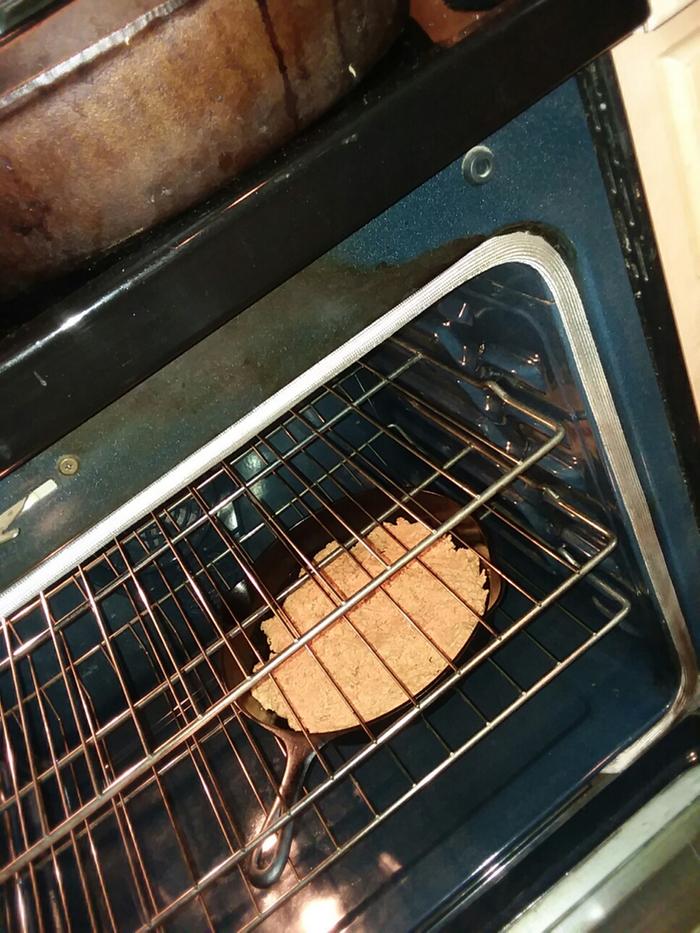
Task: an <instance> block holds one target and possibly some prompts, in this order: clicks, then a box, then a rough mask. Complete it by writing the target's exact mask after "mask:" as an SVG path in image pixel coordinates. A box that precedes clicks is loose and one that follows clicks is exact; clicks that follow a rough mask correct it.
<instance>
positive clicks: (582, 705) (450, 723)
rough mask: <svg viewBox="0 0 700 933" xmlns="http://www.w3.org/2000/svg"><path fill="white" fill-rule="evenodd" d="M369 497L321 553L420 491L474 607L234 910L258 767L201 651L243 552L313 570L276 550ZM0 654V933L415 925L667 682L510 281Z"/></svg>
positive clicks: (635, 572)
mask: <svg viewBox="0 0 700 933" xmlns="http://www.w3.org/2000/svg"><path fill="white" fill-rule="evenodd" d="M523 465H524V466H523ZM368 490H374V491H376V493H377V495H378V496H379V500H377V501H381V502H382V503H383V506H382V509H381V514H376V513H373V514H370V513H369V512H368V511H364V510H363V509H362V507H361V505H360V506H358V508H359V513H360V514H361V516H362V521H361V522H360V525H361V527H360V525H358V526H357V527H356V528H354V529H350V528H348V529H347V537H346V538H344V539H343V538H342V536H341V539H340V540H339V541H338V545H337V546H338V548H339V549H341V550H342V549H347V548H348V547H349V546H350V545H351V544H352V543H353V542H354V541H355V540H356V539H357V537H358V534H360V533H365V532H366V531H368V530H370V529H371V528H372V527H374V526H375V524H376V523H377V522H378V521H382V520H384V521H391V519H392V516H394V517H395V516H396V514H397V512H398V511H399V510H401V511H403V513H404V514H405V513H408V514H410V515H411V516H413V517H415V518H417V519H419V520H421V521H423V522H424V523H426V524H427V525H428V526H431V527H436V526H438V525H439V520H438V519H437V517H436V516H434V515H430V514H428V512H426V506H425V501H426V500H425V499H421V493H422V492H425V491H427V492H434V493H439V494H440V495H442V496H444V497H447V498H448V499H449V500H451V501H452V502H453V503H454V504H455V509H458V508H459V509H464V508H465V507H469V509H470V511H471V514H472V515H473V517H474V518H476V519H477V521H478V522H479V524H480V525H481V526H482V528H483V530H484V532H485V534H486V536H487V539H488V542H489V545H490V558H489V562H490V564H491V566H492V569H493V572H495V573H496V574H497V575H498V576H499V578H500V580H501V582H502V586H503V595H502V599H501V600H500V602H499V604H498V606H497V608H496V610H495V611H494V612H493V613H492V614H490V615H489V616H488V617H487V618H484V619H483V620H482V621H481V622H480V623H479V626H478V630H477V632H476V634H475V635H474V636H473V639H472V642H471V643H470V646H469V651H468V652H467V654H466V656H464V657H461V658H460V659H459V661H458V662H457V663H456V664H455V665H453V667H452V668H451V669H449V670H448V673H447V676H446V678H443V679H442V680H441V681H439V682H438V683H437V684H436V685H434V686H433V687H431V689H430V690H429V691H428V693H426V694H425V695H423V696H422V697H421V698H420V702H419V703H416V702H412V703H411V702H410V698H407V701H409V702H408V706H407V709H406V710H405V711H403V712H402V713H401V714H400V716H399V717H398V719H397V718H394V719H393V720H392V721H391V722H390V723H385V722H380V723H379V724H378V725H376V726H368V727H366V728H365V729H359V730H356V731H355V732H353V733H352V734H348V735H347V736H345V737H343V738H340V739H338V740H337V741H335V742H332V743H330V744H329V745H326V746H324V747H323V748H322V749H321V750H320V752H319V754H318V756H317V759H316V760H315V761H314V763H313V764H312V766H311V768H310V770H309V773H308V776H307V778H306V783H305V789H304V792H303V794H302V796H301V798H300V799H299V801H298V802H297V803H296V804H295V805H294V807H293V814H294V817H295V820H294V822H295V830H294V840H293V845H292V853H291V859H290V861H289V863H288V864H287V866H286V868H285V871H284V873H283V875H282V877H281V879H280V880H279V882H278V883H277V884H275V885H274V886H272V887H271V888H269V889H268V890H259V889H257V888H255V887H254V886H252V885H251V884H250V882H249V880H248V878H247V875H246V871H245V867H244V866H245V856H246V853H247V852H248V851H249V850H250V848H251V847H252V845H253V844H254V843H255V841H256V839H257V836H258V834H259V830H260V827H261V824H262V821H263V819H264V817H265V814H266V812H267V811H268V810H269V808H270V807H271V806H272V804H273V802H274V800H275V796H276V793H277V789H278V787H279V783H280V780H281V776H282V773H283V770H284V755H283V752H282V749H281V747H280V745H279V743H278V741H277V740H276V739H275V738H274V737H273V736H272V735H271V734H270V733H268V732H266V731H265V730H263V729H260V728H259V727H258V726H257V725H256V724H255V723H253V722H251V721H250V720H249V719H248V718H247V717H246V716H245V715H243V714H242V713H241V712H240V709H239V707H238V706H237V704H236V702H235V700H236V698H237V697H239V696H242V695H243V692H244V689H245V687H246V684H245V683H244V684H243V685H241V686H239V687H238V689H237V692H236V691H234V692H233V693H232V692H231V689H230V687H229V685H228V684H227V683H226V682H225V679H224V676H223V668H222V663H221V661H222V653H225V652H226V651H230V650H231V648H230V645H231V642H232V640H234V639H236V638H245V637H246V631H247V629H248V628H249V627H250V626H252V625H253V624H254V623H255V621H256V620H259V619H260V617H261V615H264V614H265V612H269V611H270V607H272V606H273V605H275V601H276V600H277V601H279V600H281V599H283V597H284V595H285V594H284V592H279V590H278V589H277V584H276V583H274V582H273V581H272V578H271V577H267V576H266V571H265V569H264V568H265V566H266V564H265V560H264V555H265V554H266V552H268V551H269V549H270V547H271V546H272V545H274V544H275V542H281V543H282V546H283V547H285V548H286V550H287V551H288V552H289V554H290V555H291V558H292V559H293V560H294V561H296V565H297V569H298V572H297V573H295V577H297V578H299V577H300V576H301V577H303V576H304V575H305V574H306V575H307V576H308V575H309V574H312V573H318V572H319V570H322V567H320V566H318V563H317V564H316V565H313V566H312V564H311V562H310V561H311V558H313V557H314V552H313V551H312V553H305V552H304V549H303V546H302V548H301V553H300V552H299V550H298V549H297V548H296V545H295V539H294V529H295V528H298V526H299V525H300V524H301V523H302V522H309V520H311V521H317V522H318V523H319V525H321V524H323V523H324V522H325V521H326V520H327V516H328V515H333V513H334V509H337V507H338V503H340V502H341V501H346V500H348V499H349V500H351V501H353V502H356V503H357V502H360V503H361V502H362V501H364V500H363V496H365V495H366V492H367V491H368ZM444 533H445V534H447V533H448V532H447V531H445V532H444ZM290 585H291V586H293V585H294V584H288V586H290ZM242 589H243V591H245V592H250V591H255V592H256V593H257V594H258V597H257V600H253V601H252V602H250V603H249V604H248V603H246V601H245V600H241V595H240V594H241V591H242ZM3 637H4V643H3V645H2V648H1V649H0V699H1V701H2V730H3V733H2V742H3V746H4V754H3V756H2V760H3V765H2V775H1V779H2V794H3V799H2V804H1V805H0V812H1V813H2V819H3V824H4V832H3V833H2V835H1V838H0V859H1V860H2V863H3V865H5V877H6V878H12V880H11V881H9V883H7V884H6V885H4V887H3V891H2V897H3V915H4V917H5V921H6V924H7V926H8V928H12V927H13V925H14V923H15V922H17V921H18V918H20V917H23V918H25V923H26V924H27V926H28V928H37V929H39V928H44V929H70V928H75V929H86V928H90V927H92V928H98V929H110V928H111V929H119V930H137V929H142V928H146V927H148V928H151V927H159V928H160V927H162V928H164V929H167V930H171V929H172V930H178V929H181V930H188V931H195V930H200V929H201V930H207V929H211V928H216V929H232V930H233V929H248V928H250V927H253V926H257V925H260V924H262V925H263V926H265V925H270V928H277V926H278V925H281V924H282V923H287V924H288V925H291V926H293V927H294V928H295V929H304V930H312V929H313V930H319V929H332V928H334V927H335V926H336V925H343V926H344V927H345V926H352V925H356V926H357V927H358V928H367V929H375V928H384V927H386V928H392V929H397V928H400V929H406V928H409V927H411V928H413V927H414V926H416V925H419V922H420V919H421V918H422V917H423V916H425V915H426V914H427V913H429V912H430V911H432V910H434V908H435V905H436V904H439V903H440V902H442V901H443V900H445V899H447V898H449V897H451V896H453V895H454V893H455V892H456V891H457V890H460V889H465V888H466V887H468V886H469V885H476V884H478V883H480V882H481V881H483V879H484V878H485V877H487V876H488V875H489V873H492V872H494V871H497V870H498V868H499V866H500V865H502V863H503V861H504V860H505V859H506V856H509V855H511V854H512V853H513V852H514V851H516V850H518V849H519V848H522V847H526V846H527V845H528V839H530V838H531V837H532V835H533V834H534V833H536V831H537V828H538V827H541V826H542V824H543V815H549V816H550V817H553V816H554V815H555V814H556V813H557V812H559V811H560V810H561V808H562V807H563V806H564V805H565V804H566V803H568V802H570V801H571V800H572V799H573V798H575V796H576V795H577V794H579V793H581V792H582V791H583V790H584V789H585V787H586V786H587V784H588V783H589V782H590V780H591V778H592V776H593V775H594V774H596V773H598V772H599V771H600V770H601V769H602V768H603V767H604V765H605V763H606V761H608V760H609V759H611V758H612V757H613V756H614V755H615V753H616V752H617V751H618V750H620V749H621V748H623V747H624V746H625V745H627V744H628V743H629V742H630V740H631V739H633V738H634V737H635V736H637V735H640V734H642V733H643V732H644V731H645V730H646V729H647V728H648V727H649V725H650V724H651V723H652V722H653V721H655V720H656V719H658V717H659V716H660V715H661V713H662V712H663V710H664V709H666V708H667V707H668V705H669V704H670V703H671V701H672V700H673V697H674V696H675V693H676V690H677V685H678V677H679V674H678V660H677V657H676V654H675V652H674V649H673V646H672V644H671V641H670V639H669V637H668V634H667V632H666V629H665V626H664V624H663V614H662V612H661V610H660V608H659V606H658V604H657V602H656V599H655V597H654V595H653V593H652V592H651V589H650V586H649V584H648V581H647V578H646V576H645V571H644V569H643V563H642V561H641V559H640V555H639V553H638V548H637V545H636V543H635V541H634V539H633V536H632V535H631V533H630V529H629V525H628V518H627V516H626V514H625V513H624V510H623V509H622V508H621V507H620V505H619V501H618V497H617V495H616V492H615V489H614V488H613V484H612V483H611V479H610V476H609V473H608V470H607V468H606V466H605V461H604V457H603V456H602V455H601V446H600V441H599V437H598V431H597V426H596V425H595V424H594V423H593V422H592V421H591V419H590V416H589V412H588V409H587V405H586V402H585V400H584V397H583V395H582V392H581V389H580V386H579V383H578V379H577V376H576V373H575V368H574V366H573V364H572V362H571V358H570V349H569V347H568V346H567V344H566V340H565V338H564V337H563V335H562V332H561V329H560V322H559V314H558V309H557V307H556V303H555V300H554V298H553V296H552V294H551V293H550V292H549V290H548V288H547V286H546V284H545V282H544V281H543V279H542V278H541V277H540V276H539V275H538V273H537V272H536V271H534V270H533V269H531V268H529V267H527V266H525V265H521V264H516V263H509V264H505V265H501V266H497V267H495V268H493V269H492V270H490V271H488V272H485V273H483V274H481V275H479V276H477V277H476V278H473V279H472V280H470V281H468V282H467V283H465V284H463V285H462V286H460V287H458V288H457V289H455V290H454V291H452V292H451V293H450V294H448V295H447V296H446V297H445V298H443V299H441V300H440V301H438V302H437V303H436V304H434V305H433V306H432V307H430V308H429V309H428V310H427V311H425V312H423V313H422V314H421V315H419V316H418V317H417V318H415V320H413V321H412V322H411V323H409V324H408V325H406V326H405V327H403V328H402V329H401V330H400V331H399V332H397V333H396V334H394V335H392V336H391V337H389V338H388V339H387V340H386V341H385V342H384V343H382V344H381V345H380V346H379V347H378V348H376V349H374V350H372V351H371V352H369V353H368V354H367V355H365V356H363V357H362V358H360V359H359V360H357V361H355V362H351V363H350V365H348V367H347V368H346V369H344V370H343V371H342V372H341V373H339V374H338V375H337V376H335V377H334V378H333V379H332V380H330V381H329V382H327V383H324V384H323V385H320V386H318V387H317V388H316V389H315V390H314V391H313V392H312V393H311V394H310V395H309V396H308V397H307V398H306V399H305V400H304V401H303V402H300V403H299V404H297V405H295V406H294V407H293V408H292V409H290V411H289V412H288V413H287V414H285V415H284V416H283V417H282V418H281V419H279V420H278V421H276V422H275V423H273V424H269V425H265V426H261V427H260V429H259V431H258V433H257V434H255V436H253V437H252V438H251V439H250V440H249V441H248V442H247V443H246V444H245V445H244V446H243V447H241V448H239V449H236V450H235V451H233V452H232V453H231V454H230V456H228V457H226V458H225V459H224V460H222V461H221V462H220V463H218V464H217V465H216V466H214V467H212V468H211V469H210V470H208V471H207V473H206V474H204V475H203V476H201V477H200V478H198V479H197V480H196V481H195V482H193V483H191V484H190V485H189V486H188V487H187V488H185V489H183V490H182V492H181V493H180V494H179V495H177V496H175V497H174V498H172V499H171V500H170V501H168V502H166V503H165V504H164V505H163V506H160V507H158V508H157V509H156V510H154V511H153V512H152V513H150V514H149V515H147V516H145V517H144V518H143V519H142V520H140V521H139V522H138V523H137V524H135V525H134V526H133V527H131V528H129V529H128V530H127V531H125V532H123V533H121V534H120V535H119V536H118V537H117V538H115V539H114V540H112V541H111V542H110V543H109V544H108V545H106V546H105V547H104V549H103V550H102V551H101V552H99V553H97V554H95V555H94V556H93V557H92V558H91V559H89V560H87V561H85V562H83V563H82V564H81V565H80V566H79V567H77V568H76V569H75V571H74V572H73V573H71V574H69V575H68V576H66V577H65V578H64V579H62V580H61V581H59V582H58V583H56V584H55V585H53V586H51V587H50V588H48V589H47V590H45V591H44V592H42V593H41V594H40V595H39V596H38V597H37V598H35V599H33V600H32V601H31V602H30V603H28V604H27V605H26V606H25V607H23V608H22V609H19V610H17V611H16V612H14V613H13V614H12V615H11V616H10V618H9V619H8V623H7V625H6V626H5V627H4V629H3ZM261 660H262V661H265V660H267V659H266V658H261ZM281 828H282V824H280V826H279V829H281Z"/></svg>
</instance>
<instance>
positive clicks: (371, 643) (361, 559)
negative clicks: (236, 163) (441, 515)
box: [252, 518, 488, 733]
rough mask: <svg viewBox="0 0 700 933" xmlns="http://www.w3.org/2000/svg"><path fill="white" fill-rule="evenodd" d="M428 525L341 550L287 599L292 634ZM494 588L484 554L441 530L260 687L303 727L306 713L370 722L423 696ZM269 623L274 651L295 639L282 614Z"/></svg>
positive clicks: (320, 721)
mask: <svg viewBox="0 0 700 933" xmlns="http://www.w3.org/2000/svg"><path fill="white" fill-rule="evenodd" d="M429 532H430V529H428V528H427V527H426V526H425V525H423V524H422V523H420V522H415V521H408V520H406V519H404V518H399V519H398V520H397V521H396V522H395V523H385V524H383V525H381V526H378V527H377V528H375V529H373V530H372V531H371V532H370V533H369V534H368V535H367V536H366V537H364V538H363V539H362V540H360V541H358V542H356V543H355V544H354V545H353V546H352V547H350V548H349V550H347V551H341V552H340V553H339V554H338V556H337V557H336V558H335V559H334V560H332V561H330V562H329V563H328V564H327V565H326V566H325V567H323V568H322V570H321V571H320V572H319V573H318V574H317V575H316V577H315V578H312V579H309V580H307V581H306V582H304V583H303V584H302V585H301V586H300V587H299V588H298V589H297V590H295V592H293V593H291V594H290V595H289V596H288V597H287V598H286V599H285V600H284V602H283V603H282V608H283V610H284V614H285V615H286V617H287V620H288V622H289V624H290V626H291V627H293V629H294V632H295V633H296V634H298V635H302V634H304V633H305V632H307V631H308V630H309V629H310V628H312V626H314V625H316V623H318V622H319V621H320V620H321V619H323V618H324V617H325V616H327V615H328V613H329V612H331V611H332V610H333V609H334V608H335V607H336V606H337V605H339V604H340V602H341V601H342V600H343V599H347V598H348V597H349V596H352V595H353V594H354V593H356V592H357V591H358V590H359V589H361V588H362V587H363V586H365V585H366V584H367V583H369V582H370V580H371V579H373V578H374V577H376V576H378V574H379V573H381V571H382V570H383V569H384V567H385V566H386V565H387V564H391V563H394V562H395V561H396V560H398V559H399V558H400V557H401V556H402V555H403V554H404V553H405V552H406V551H407V550H408V549H410V548H412V547H413V546H414V545H416V544H418V543H419V542H420V541H421V540H423V538H424V537H426V535H428V534H429ZM337 547H338V544H337V542H332V543H331V544H329V545H328V546H327V547H326V548H324V549H323V550H322V551H320V552H319V553H318V554H316V555H315V557H314V558H313V563H314V565H315V566H316V567H318V564H319V562H321V561H322V560H323V559H324V557H327V556H328V555H329V554H331V553H332V552H333V551H334V550H335V549H336V548H337ZM487 596H488V591H487V586H486V574H485V572H484V571H483V569H482V567H481V561H480V559H479V556H478V554H477V553H476V552H475V551H473V550H471V549H470V548H463V547H459V548H458V547H457V546H456V545H455V542H454V541H453V539H452V538H451V536H449V535H446V536H443V537H442V538H440V539H438V540H437V541H436V542H435V543H434V544H432V545H431V546H430V547H429V548H428V549H427V550H425V551H424V552H423V553H422V554H421V555H420V557H419V558H416V559H414V560H412V561H411V562H410V563H409V564H407V566H406V567H404V568H403V569H402V570H400V571H399V572H398V573H397V574H395V575H394V576H393V577H392V578H391V579H390V580H388V581H387V582H386V583H385V584H383V586H382V587H381V588H380V589H379V590H377V591H376V592H374V593H372V594H371V595H370V596H368V597H367V598H365V599H364V600H363V601H362V602H361V603H359V604H358V605H357V606H356V607H355V608H354V609H352V610H351V611H350V612H349V613H348V614H347V616H343V617H342V618H340V619H338V620H337V621H336V622H334V623H333V624H332V625H331V626H329V628H327V629H326V630H325V631H324V632H322V633H321V634H320V635H317V636H316V638H314V639H313V640H312V642H311V643H310V644H311V649H310V648H309V647H308V646H307V647H306V648H302V649H301V650H300V651H299V652H297V654H295V655H294V656H293V657H291V658H290V659H289V660H288V661H285V662H284V664H282V665H280V667H279V668H278V669H277V670H276V671H275V674H274V678H275V679H274V680H273V679H272V677H267V678H266V679H265V680H263V681H261V682H260V683H259V684H258V685H257V686H256V687H254V688H253V690H252V694H253V696H254V697H255V699H256V700H258V702H259V703H260V704H261V705H262V706H264V707H265V708H266V709H269V710H272V711H273V712H275V713H277V715H279V716H281V717H282V718H283V719H286V720H287V722H288V723H289V725H290V726H291V728H292V729H296V730H300V729H301V723H300V720H301V721H302V722H303V724H304V726H305V727H306V729H307V730H308V732H310V733H323V732H335V731H339V730H342V729H349V728H353V727H355V726H357V725H359V718H358V714H359V716H360V717H362V719H363V720H364V721H365V722H369V721H370V720H372V719H375V718H377V717H379V716H383V715H385V714H387V713H389V712H391V711H392V710H394V709H396V708H397V707H399V706H401V705H402V704H403V703H405V702H406V701H407V700H408V699H410V697H411V696H416V695H417V694H418V693H419V692H420V691H421V690H422V689H424V688H425V687H426V686H428V684H430V683H431V682H432V681H433V680H435V678H436V677H437V676H438V675H439V674H441V673H442V671H444V670H445V668H446V667H447V666H448V663H449V661H451V660H453V659H454V658H455V657H456V656H457V655H458V654H459V653H460V651H461V650H462V648H463V647H464V645H465V644H466V642H467V640H468V639H469V637H470V635H471V634H472V632H473V630H474V628H475V626H476V624H477V622H478V616H479V615H482V614H483V612H484V609H485V608H486V603H487ZM262 630H263V632H264V633H265V635H266V637H267V640H268V643H269V645H270V657H274V656H275V655H276V654H278V653H279V652H280V651H283V650H284V649H285V648H286V647H288V646H289V645H290V644H291V643H292V641H293V640H294V638H295V635H294V634H293V633H292V632H291V631H290V629H289V627H288V625H287V624H285V621H283V619H281V618H279V617H278V616H273V617H270V618H269V619H266V620H265V621H264V622H263V623H262ZM324 668H325V670H324ZM280 687H281V690H280ZM283 694H284V695H283Z"/></svg>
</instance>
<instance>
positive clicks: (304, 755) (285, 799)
mask: <svg viewBox="0 0 700 933" xmlns="http://www.w3.org/2000/svg"><path fill="white" fill-rule="evenodd" d="M285 745H286V749H287V763H286V765H285V768H284V776H283V778H282V784H281V785H280V790H279V795H278V797H277V799H276V800H275V802H274V804H273V805H272V808H271V809H270V812H269V813H268V814H267V818H266V819H265V822H264V823H263V825H262V827H261V829H260V832H263V831H264V830H265V829H266V828H267V827H268V826H271V825H272V823H274V822H275V820H277V819H279V817H280V816H282V814H283V813H284V811H285V810H288V809H289V807H291V806H292V804H294V803H295V802H296V801H297V800H298V798H299V795H300V793H301V789H302V787H303V786H304V778H305V777H306V773H307V771H308V770H309V765H310V764H311V762H312V761H313V759H314V756H315V755H316V750H315V749H311V750H310V749H309V746H308V744H307V743H306V741H304V742H285ZM293 837H294V820H290V821H289V822H288V823H285V824H284V826H283V827H282V829H280V830H278V831H277V832H276V833H274V834H273V835H271V836H266V837H264V838H263V839H261V840H260V842H259V843H258V844H257V845H256V847H255V848H254V849H253V851H252V852H251V853H250V855H249V856H248V860H247V862H246V869H245V871H246V874H247V876H248V879H249V881H250V882H251V884H254V885H255V887H256V888H269V887H271V886H272V885H273V884H275V882H276V881H278V880H279V878H280V875H281V874H282V872H283V871H284V866H285V865H286V864H287V859H288V858H289V851H290V849H291V847H292V838H293Z"/></svg>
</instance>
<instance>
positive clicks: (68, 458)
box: [57, 454, 80, 476]
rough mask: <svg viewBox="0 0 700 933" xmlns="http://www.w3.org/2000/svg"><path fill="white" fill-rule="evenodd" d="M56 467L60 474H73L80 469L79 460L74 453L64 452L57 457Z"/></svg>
mask: <svg viewBox="0 0 700 933" xmlns="http://www.w3.org/2000/svg"><path fill="white" fill-rule="evenodd" d="M57 467H58V472H59V473H60V474H61V476H75V474H76V473H77V472H78V470H79V469H80V460H78V458H77V457H76V456H75V454H64V456H62V457H60V458H59V461H58V464H57Z"/></svg>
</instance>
